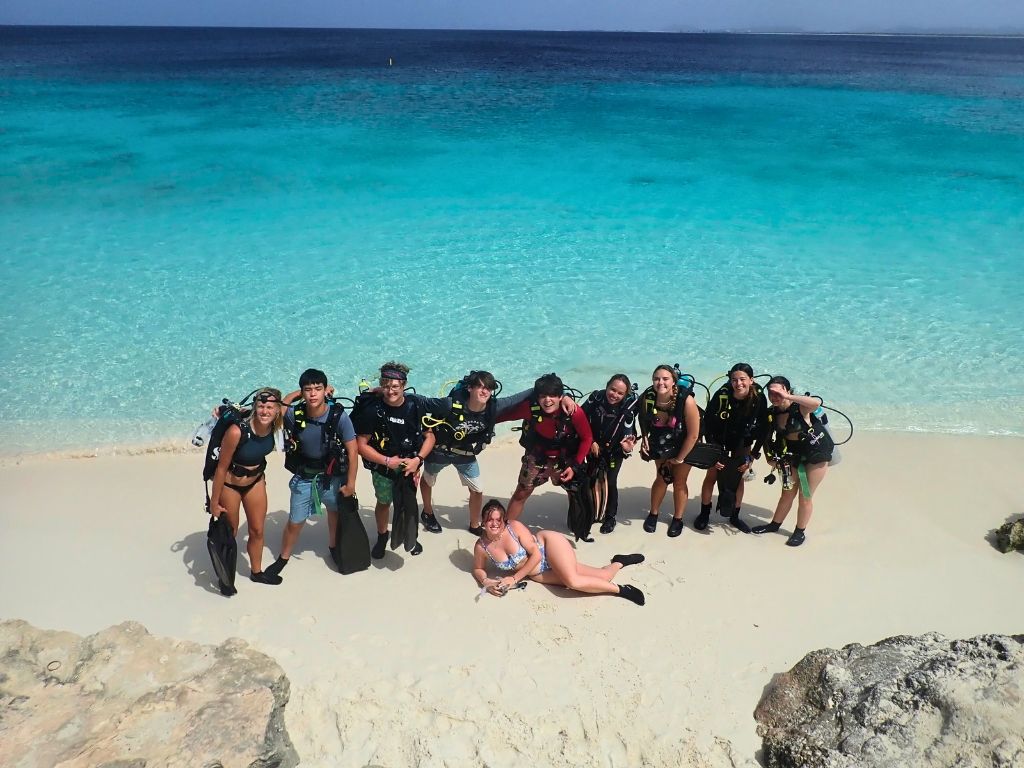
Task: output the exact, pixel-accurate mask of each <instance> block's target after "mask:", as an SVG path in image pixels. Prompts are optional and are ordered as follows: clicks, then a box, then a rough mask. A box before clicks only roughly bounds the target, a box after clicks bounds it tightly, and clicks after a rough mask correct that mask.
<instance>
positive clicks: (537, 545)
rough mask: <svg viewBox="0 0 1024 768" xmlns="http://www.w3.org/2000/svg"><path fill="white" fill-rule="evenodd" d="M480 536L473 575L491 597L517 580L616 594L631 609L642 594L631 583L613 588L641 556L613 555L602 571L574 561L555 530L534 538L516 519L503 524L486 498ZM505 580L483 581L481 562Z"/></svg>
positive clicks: (496, 504) (500, 512)
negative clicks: (492, 568)
mask: <svg viewBox="0 0 1024 768" xmlns="http://www.w3.org/2000/svg"><path fill="white" fill-rule="evenodd" d="M483 529H484V533H483V536H481V537H480V538H479V539H478V540H477V542H476V545H475V546H474V547H473V576H474V578H476V580H477V583H478V584H479V585H480V586H481V587H482V588H485V589H486V590H487V591H488V592H490V593H491V594H492V595H495V596H497V597H501V596H502V595H504V594H506V593H507V592H508V591H509V590H510V589H514V588H515V586H516V585H517V584H518V583H519V582H520V581H522V580H523V579H530V580H531V581H536V582H539V583H541V584H551V585H555V586H560V587H568V588H569V589H572V590H575V591H577V592H586V593H588V594H592V595H618V596H619V597H624V598H626V599H627V600H631V601H632V602H634V603H636V604H637V605H643V604H644V593H643V592H641V591H640V590H639V589H637V588H636V587H634V586H633V585H632V584H621V585H619V584H614V583H613V579H614V578H615V576H616V574H618V572H619V571H621V570H622V569H623V568H625V567H626V566H627V565H636V564H638V563H642V562H643V561H644V556H643V555H616V556H615V557H613V558H612V562H611V563H610V564H609V565H606V566H604V567H603V568H595V567H593V566H590V565H584V564H583V563H580V562H578V561H577V560H576V551H575V550H574V549H573V548H572V545H571V544H570V543H569V540H568V539H567V538H566V537H565V536H563V535H562V534H560V533H558V532H557V531H537V535H536V537H535V536H534V535H533V534H531V533H530V531H529V530H528V529H527V527H526V526H525V525H523V524H522V523H520V522H519V521H517V520H511V521H509V520H507V519H506V515H505V507H504V506H502V504H501V502H500V501H498V500H496V499H492V500H491V501H489V502H487V504H486V505H484V509H483ZM488 560H490V562H491V563H493V564H494V566H495V568H497V569H498V570H499V571H502V572H504V573H505V574H506V575H504V576H501V577H498V578H488V576H487V561H488Z"/></svg>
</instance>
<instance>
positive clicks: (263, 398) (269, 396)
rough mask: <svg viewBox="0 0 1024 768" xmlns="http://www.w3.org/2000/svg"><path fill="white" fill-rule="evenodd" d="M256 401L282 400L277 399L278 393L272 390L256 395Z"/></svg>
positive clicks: (272, 401)
mask: <svg viewBox="0 0 1024 768" xmlns="http://www.w3.org/2000/svg"><path fill="white" fill-rule="evenodd" d="M255 401H256V402H257V403H280V402H281V401H280V400H278V399H277V395H275V394H273V393H272V392H260V393H259V394H258V395H256V398H255Z"/></svg>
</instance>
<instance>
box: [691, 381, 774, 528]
mask: <svg viewBox="0 0 1024 768" xmlns="http://www.w3.org/2000/svg"><path fill="white" fill-rule="evenodd" d="M767 413H768V401H767V400H766V399H765V396H764V392H763V391H762V390H761V387H760V386H759V385H758V384H757V383H756V382H755V381H754V369H753V368H751V367H750V366H749V365H748V364H747V363H736V365H734V366H733V367H732V368H730V369H729V381H728V383H726V384H723V385H722V386H721V387H720V388H719V389H718V390H717V391H716V392H715V393H714V394H713V395H712V396H711V400H710V402H709V403H708V407H707V410H706V411H705V412H704V438H705V440H706V441H707V442H708V443H711V444H713V445H718V446H721V447H722V449H723V451H724V454H723V456H722V459H721V460H720V461H719V462H718V463H717V464H716V465H715V466H713V467H711V468H709V469H708V471H707V474H706V475H705V476H704V484H703V485H702V486H701V489H700V514H699V515H697V519H696V520H694V522H693V527H694V528H696V529H697V530H698V531H703V530H704V529H705V528H707V527H708V522H709V521H710V518H711V494H712V492H713V491H714V489H715V485H716V483H717V485H718V489H719V490H718V512H719V514H720V515H722V516H723V517H728V518H729V523H730V524H731V525H732V526H733V527H734V528H737V529H738V530H740V531H742V532H743V533H750V528H749V527H748V526H747V524H746V523H745V522H743V520H741V519H740V505H741V504H742V503H743V473H745V472H746V471H747V469H748V468H749V467H750V464H751V462H752V461H753V458H752V454H753V453H754V444H755V443H759V442H760V441H762V440H763V439H764V438H763V433H764V430H765V429H766V428H767V422H766V416H767Z"/></svg>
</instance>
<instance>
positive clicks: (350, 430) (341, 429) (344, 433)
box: [338, 413, 356, 443]
mask: <svg viewBox="0 0 1024 768" xmlns="http://www.w3.org/2000/svg"><path fill="white" fill-rule="evenodd" d="M338 434H340V435H341V442H343V443H347V442H348V441H349V440H355V439H356V430H355V426H354V425H353V424H352V419H351V418H350V417H349V415H348V414H347V413H343V414H341V417H340V418H339V419H338Z"/></svg>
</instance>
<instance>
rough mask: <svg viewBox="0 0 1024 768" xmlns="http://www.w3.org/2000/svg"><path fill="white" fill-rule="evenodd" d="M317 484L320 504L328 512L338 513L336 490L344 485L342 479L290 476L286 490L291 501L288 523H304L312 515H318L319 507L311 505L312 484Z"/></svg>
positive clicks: (321, 476) (319, 476)
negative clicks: (289, 493)
mask: <svg viewBox="0 0 1024 768" xmlns="http://www.w3.org/2000/svg"><path fill="white" fill-rule="evenodd" d="M314 482H315V483H316V484H317V494H318V495H319V497H320V504H323V505H324V506H325V507H327V511H328V512H337V511H338V489H339V488H341V486H342V485H344V483H343V482H342V478H340V477H333V478H328V477H327V476H326V475H317V476H316V477H315V478H308V479H307V478H305V477H299V476H298V475H292V479H291V480H290V481H289V482H288V490H290V491H291V494H292V495H291V501H290V503H289V508H288V522H290V523H295V524H298V523H304V522H306V520H308V519H309V518H311V517H313V516H314V515H319V514H320V505H319V504H318V505H316V508H315V509H314V504H313V483H314Z"/></svg>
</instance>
